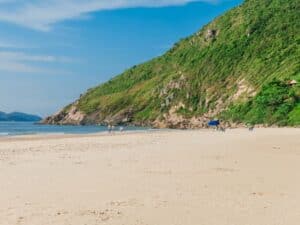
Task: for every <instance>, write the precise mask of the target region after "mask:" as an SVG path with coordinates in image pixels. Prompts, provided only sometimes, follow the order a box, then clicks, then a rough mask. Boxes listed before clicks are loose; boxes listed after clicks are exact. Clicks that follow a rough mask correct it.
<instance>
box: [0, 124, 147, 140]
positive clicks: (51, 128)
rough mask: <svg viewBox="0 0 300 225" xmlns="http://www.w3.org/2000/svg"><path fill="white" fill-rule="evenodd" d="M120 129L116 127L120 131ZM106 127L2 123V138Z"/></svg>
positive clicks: (73, 132)
mask: <svg viewBox="0 0 300 225" xmlns="http://www.w3.org/2000/svg"><path fill="white" fill-rule="evenodd" d="M118 130H119V127H115V131H118ZM143 130H147V129H146V128H142V127H124V131H143ZM107 131H108V129H107V127H105V126H56V125H41V124H35V123H33V122H0V137H1V136H15V135H34V134H91V133H98V132H107Z"/></svg>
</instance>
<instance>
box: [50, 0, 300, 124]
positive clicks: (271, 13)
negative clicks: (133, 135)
mask: <svg viewBox="0 0 300 225" xmlns="http://www.w3.org/2000/svg"><path fill="white" fill-rule="evenodd" d="M299 12H300V4H299V2H298V1H297V0H246V1H244V3H243V4H242V5H240V6H238V7H236V8H234V9H232V10H230V11H228V12H227V13H225V14H224V15H222V16H220V17H218V18H216V19H215V20H214V21H213V22H211V23H210V24H208V25H206V26H204V27H203V28H202V29H201V30H200V31H199V32H197V33H196V34H194V35H192V36H190V37H188V38H186V39H184V40H181V41H180V42H178V43H176V44H175V45H174V47H173V48H172V49H170V50H169V51H168V52H166V53H165V54H164V55H162V56H160V57H158V58H155V59H153V60H151V61H149V62H147V63H144V64H141V65H138V66H134V67H133V68H131V69H129V70H127V71H125V72H124V73H123V74H121V75H119V76H117V77H115V78H113V79H112V80H110V81H108V82H107V83H104V84H101V85H100V86H98V87H95V88H92V89H90V90H88V91H87V93H86V94H84V95H83V96H81V97H80V99H79V100H77V101H76V102H74V103H73V104H71V105H69V106H67V107H66V108H64V109H63V110H62V111H61V112H59V113H57V114H56V115H54V116H51V117H49V118H46V119H45V123H50V124H95V123H97V124H98V123H100V124H107V123H114V124H124V123H128V124H136V125H150V126H155V127H177V128H179V127H180V128H186V127H204V126H206V123H207V121H208V120H209V119H211V118H216V117H217V118H221V119H223V121H225V122H226V123H227V124H228V125H229V124H231V125H235V124H239V123H251V124H266V125H291V126H292V125H300V100H299V96H300V90H299V89H300V87H299V81H300V23H299V21H300V13H299ZM290 80H295V81H297V82H298V84H294V85H290V84H288V83H289V81H290Z"/></svg>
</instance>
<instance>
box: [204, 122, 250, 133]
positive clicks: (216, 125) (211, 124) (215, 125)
mask: <svg viewBox="0 0 300 225" xmlns="http://www.w3.org/2000/svg"><path fill="white" fill-rule="evenodd" d="M208 126H210V127H215V129H216V130H217V131H221V132H225V131H226V129H225V128H224V127H223V126H221V123H220V121H219V120H211V121H209V122H208ZM247 128H248V129H249V131H254V125H252V124H249V125H247Z"/></svg>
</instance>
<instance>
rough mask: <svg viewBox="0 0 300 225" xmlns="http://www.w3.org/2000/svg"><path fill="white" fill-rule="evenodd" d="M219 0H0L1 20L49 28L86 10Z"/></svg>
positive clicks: (29, 26)
mask: <svg viewBox="0 0 300 225" xmlns="http://www.w3.org/2000/svg"><path fill="white" fill-rule="evenodd" d="M196 1H202V2H208V3H217V2H219V1H222V0H0V21H4V22H8V23H14V24H17V25H20V26H24V27H28V28H31V29H36V30H41V31H48V30H50V29H51V27H52V26H53V25H54V24H56V23H59V22H61V21H65V20H70V19H74V18H80V17H83V16H85V15H86V14H88V13H91V12H95V11H100V10H108V9H120V8H133V7H163V6H171V5H183V4H187V3H190V2H196Z"/></svg>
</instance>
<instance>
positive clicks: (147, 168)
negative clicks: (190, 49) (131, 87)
mask: <svg viewBox="0 0 300 225" xmlns="http://www.w3.org/2000/svg"><path fill="white" fill-rule="evenodd" d="M14 224H18V225H22V224H26V225H50V224H51V225H95V224H109V225H299V224H300V129H259V130H256V131H255V132H253V133H251V132H249V131H247V130H232V131H229V132H227V133H217V132H211V131H172V132H171V131H170V132H169V131H163V132H150V133H137V134H123V135H114V136H107V135H106V136H103V135H85V136H74V135H73V136H51V137H49V136H48V137H21V138H2V139H0V225H14Z"/></svg>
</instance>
